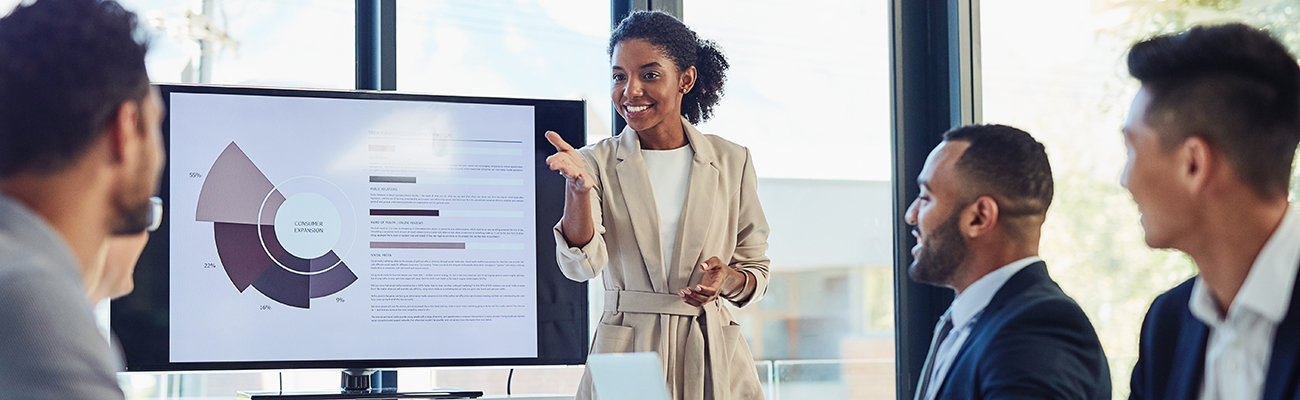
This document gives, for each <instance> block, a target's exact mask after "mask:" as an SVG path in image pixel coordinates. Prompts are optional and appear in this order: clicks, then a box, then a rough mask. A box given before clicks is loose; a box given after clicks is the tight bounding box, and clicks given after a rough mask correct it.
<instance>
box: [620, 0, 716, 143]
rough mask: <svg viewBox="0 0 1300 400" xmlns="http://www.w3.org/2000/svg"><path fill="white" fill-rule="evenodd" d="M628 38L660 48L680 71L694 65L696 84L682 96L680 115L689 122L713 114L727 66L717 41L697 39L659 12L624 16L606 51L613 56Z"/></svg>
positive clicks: (640, 12)
mask: <svg viewBox="0 0 1300 400" xmlns="http://www.w3.org/2000/svg"><path fill="white" fill-rule="evenodd" d="M631 39H641V40H645V41H647V42H650V44H651V45H654V46H655V47H657V48H659V49H661V50H663V52H664V54H665V55H666V56H668V58H669V59H671V60H673V63H674V64H676V65H677V69H678V70H679V71H685V70H687V69H688V68H690V67H695V71H696V78H695V86H693V87H691V91H690V92H687V93H686V95H685V96H683V97H682V116H685V117H686V120H687V121H690V123H692V124H698V123H700V122H703V121H707V120H708V119H709V118H710V117H712V116H713V107H714V106H715V105H717V104H718V100H719V99H721V98H722V84H723V83H725V82H726V81H727V68H728V67H730V65H729V64H728V63H727V57H726V56H724V55H723V54H722V49H720V48H718V44H717V43H714V42H713V41H712V40H704V39H700V38H699V36H697V35H696V34H695V31H692V30H691V28H687V27H686V24H683V23H682V21H679V20H677V18H674V17H673V16H671V15H668V14H665V13H662V12H659V11H637V12H634V13H632V14H631V15H628V16H627V18H624V19H623V21H622V22H619V23H618V28H615V29H614V33H612V34H610V36H609V47H608V48H607V49H606V50H605V52H606V53H607V54H608V55H610V56H611V57H612V56H613V55H614V46H615V45H617V44H619V43H620V42H623V41H625V40H631Z"/></svg>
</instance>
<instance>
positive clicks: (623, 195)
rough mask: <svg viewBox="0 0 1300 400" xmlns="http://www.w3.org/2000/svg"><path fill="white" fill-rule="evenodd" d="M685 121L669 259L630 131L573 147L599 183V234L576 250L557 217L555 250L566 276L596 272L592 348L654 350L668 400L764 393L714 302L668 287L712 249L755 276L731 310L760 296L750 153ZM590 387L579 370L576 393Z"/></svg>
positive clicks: (760, 239)
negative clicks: (696, 300)
mask: <svg viewBox="0 0 1300 400" xmlns="http://www.w3.org/2000/svg"><path fill="white" fill-rule="evenodd" d="M682 125H683V126H684V127H685V130H686V139H687V141H688V142H689V144H690V146H691V147H692V150H694V151H695V158H694V161H693V163H692V164H691V172H690V184H689V188H688V189H687V192H686V202H685V204H684V205H683V208H682V216H681V218H682V219H681V222H680V223H679V224H678V230H677V240H676V241H677V243H676V246H677V247H676V248H674V250H675V251H674V252H673V253H672V254H674V255H675V257H676V258H677V259H676V260H667V262H665V260H663V259H662V258H663V252H661V251H660V247H659V246H660V243H659V242H660V235H659V215H658V209H657V208H656V207H655V198H654V194H653V193H652V192H651V188H650V175H649V173H653V171H650V172H647V171H646V166H645V160H644V159H643V158H642V157H641V145H640V141H639V140H638V138H637V134H636V132H635V131H633V130H631V129H630V128H628V129H624V130H623V132H622V133H620V134H619V135H617V136H614V137H612V138H609V139H605V140H602V141H600V142H598V143H595V144H591V145H588V146H586V147H583V148H582V149H579V150H578V153H579V154H581V155H582V157H583V162H584V163H585V164H586V168H587V173H588V174H589V175H590V176H592V177H594V178H595V180H596V186H595V188H594V189H593V190H592V191H591V196H592V218H593V219H594V220H595V225H596V226H595V228H596V235H595V237H594V238H593V239H592V240H591V242H589V243H587V244H586V245H585V246H583V247H581V248H577V247H571V246H570V245H569V244H568V242H567V241H566V240H565V239H564V235H563V233H562V232H561V228H560V225H558V224H557V225H556V226H555V242H556V245H557V250H558V251H557V256H556V258H557V259H558V261H559V264H560V269H561V270H563V271H564V275H565V276H567V277H569V279H573V280H576V281H585V280H588V279H592V278H595V277H596V276H598V275H601V272H604V277H603V279H604V283H605V288H607V291H606V293H605V310H604V312H603V313H602V314H601V316H600V324H599V326H598V327H597V328H596V337H595V340H594V343H592V346H591V352H592V353H622V352H640V351H656V352H658V353H659V355H660V358H661V359H662V360H663V362H664V372H665V375H666V376H667V377H668V386H669V390H670V392H671V393H672V396H673V399H675V400H724V399H761V398H763V392H762V388H761V387H760V386H759V381H758V374H757V373H756V371H755V367H754V356H753V354H752V353H750V350H749V346H748V345H747V344H746V343H745V340H744V338H743V337H741V335H740V326H739V325H738V324H736V322H735V321H734V319H733V318H732V317H731V313H730V312H728V311H727V307H726V306H724V305H723V304H722V302H723V300H721V298H719V300H716V301H713V302H711V303H709V304H706V305H704V306H703V307H692V306H690V305H688V304H686V303H685V302H683V301H682V300H681V298H680V297H678V295H677V291H678V290H681V289H683V288H685V287H688V286H691V285H695V284H698V283H699V282H700V279H701V278H702V277H703V275H704V273H703V272H704V271H703V270H701V269H700V268H699V267H698V265H699V263H701V262H703V261H705V260H707V259H709V258H710V257H715V256H716V257H718V258H719V259H721V260H722V261H723V262H725V263H727V264H729V265H731V267H732V268H736V269H739V270H744V271H747V272H749V273H750V274H752V275H753V276H754V278H755V279H756V281H757V289H756V290H755V291H754V294H753V296H752V297H750V298H749V299H748V300H746V301H744V302H742V303H733V304H734V305H735V306H737V307H744V306H746V305H748V304H749V303H753V302H754V301H757V300H759V299H761V298H762V297H763V295H764V294H765V293H766V292H767V281H768V264H769V260H768V258H767V255H766V254H765V253H766V251H767V235H768V227H767V219H766V218H765V217H764V216H763V207H762V206H761V205H760V204H759V202H758V178H757V175H755V173H754V164H753V161H752V160H751V159H750V156H749V150H748V149H746V148H744V147H741V146H740V145H737V144H735V143H732V142H729V141H727V140H725V139H722V138H720V137H717V136H712V135H704V134H701V133H700V132H699V131H698V130H696V129H695V127H694V126H691V124H690V123H688V122H687V121H686V120H685V119H684V118H683V119H682ZM670 245H671V244H670ZM665 268H666V269H667V270H668V274H667V276H668V279H667V280H665V279H664V276H665V274H664V270H665ZM592 392H593V389H592V386H591V376H590V373H589V372H588V373H587V374H585V375H584V376H583V379H582V384H581V386H579V389H578V396H577V398H578V399H591V398H594V396H593V395H592Z"/></svg>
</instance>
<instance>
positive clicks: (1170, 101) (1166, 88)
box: [1128, 24, 1300, 196]
mask: <svg viewBox="0 0 1300 400" xmlns="http://www.w3.org/2000/svg"><path fill="white" fill-rule="evenodd" d="M1128 70H1129V74H1131V75H1133V77H1134V78H1137V79H1138V80H1139V81H1142V87H1143V88H1144V90H1146V91H1147V92H1148V93H1149V94H1150V100H1151V102H1150V104H1149V105H1148V106H1147V113H1146V115H1147V117H1146V121H1144V122H1146V123H1148V124H1149V125H1151V126H1153V127H1157V128H1162V129H1159V130H1158V132H1159V135H1160V140H1161V144H1162V146H1163V147H1164V148H1165V149H1166V150H1170V149H1173V148H1174V147H1175V146H1177V145H1178V144H1180V143H1182V142H1183V141H1184V140H1186V139H1187V138H1188V137H1190V136H1197V137H1201V138H1203V139H1205V140H1206V141H1207V142H1210V143H1211V144H1212V145H1214V146H1216V147H1218V148H1220V149H1222V151H1223V154H1224V156H1225V157H1227V159H1228V162H1229V163H1231V164H1232V165H1233V167H1235V169H1236V170H1237V175H1238V176H1239V177H1240V178H1241V179H1242V181H1243V182H1245V183H1246V184H1247V185H1249V186H1250V187H1252V188H1253V189H1254V190H1256V191H1257V192H1258V193H1259V194H1262V195H1265V196H1276V195H1281V196H1285V195H1286V193H1287V188H1288V186H1290V181H1291V161H1292V160H1293V159H1294V158H1295V151H1296V145H1297V143H1300V66H1297V65H1296V61H1295V58H1294V57H1292V56H1291V54H1290V53H1289V52H1287V50H1286V47H1285V46H1283V45H1282V44H1281V43H1279V42H1278V41H1277V40H1276V39H1274V38H1273V37H1272V36H1270V35H1269V34H1268V33H1267V32H1264V31H1262V30H1259V29H1255V28H1252V27H1250V26H1247V25H1243V24H1228V25H1219V26H1198V27H1194V28H1192V29H1189V30H1187V31H1186V32H1183V33H1179V34H1175V35H1163V36H1157V37H1154V38H1151V39H1148V40H1145V41H1143V42H1141V43H1138V44H1135V45H1133V49H1132V50H1130V51H1129V54H1128Z"/></svg>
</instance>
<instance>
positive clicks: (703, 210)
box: [669, 118, 731, 289]
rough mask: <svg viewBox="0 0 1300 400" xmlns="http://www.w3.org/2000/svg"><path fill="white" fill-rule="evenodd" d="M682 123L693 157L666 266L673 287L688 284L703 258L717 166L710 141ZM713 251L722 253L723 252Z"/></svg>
mask: <svg viewBox="0 0 1300 400" xmlns="http://www.w3.org/2000/svg"><path fill="white" fill-rule="evenodd" d="M682 127H683V128H684V130H685V131H686V140H687V141H688V142H689V144H690V146H691V150H692V151H694V152H695V158H694V159H693V160H692V161H691V178H690V185H689V188H688V189H687V190H686V202H685V203H684V204H682V217H681V221H680V222H678V224H677V234H676V237H677V246H676V248H674V249H673V250H674V252H673V255H674V256H675V258H677V260H676V262H674V263H673V264H672V266H671V269H669V272H673V274H672V276H673V281H672V283H671V288H672V289H677V288H683V287H686V286H688V285H690V284H691V275H693V274H694V273H695V270H696V269H698V268H696V267H695V264H696V262H697V260H702V259H703V258H705V257H704V254H703V252H704V241H705V239H707V237H706V236H708V233H709V227H710V226H711V225H713V224H712V223H711V222H712V220H713V203H714V200H715V197H716V196H717V190H718V167H717V166H716V165H714V163H713V162H714V160H715V159H717V153H714V151H713V145H712V144H710V143H709V142H708V141H706V140H705V139H704V135H703V134H701V133H700V131H698V130H696V129H695V127H694V126H691V124H690V123H689V122H687V121H686V118H682ZM714 255H716V256H718V257H723V255H722V254H714ZM714 255H710V257H712V256H714ZM730 262H731V260H730V259H722V263H723V264H728V263H730Z"/></svg>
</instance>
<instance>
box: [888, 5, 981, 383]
mask: <svg viewBox="0 0 1300 400" xmlns="http://www.w3.org/2000/svg"><path fill="white" fill-rule="evenodd" d="M890 25H891V26H890V28H891V29H890V34H891V37H890V62H891V65H892V73H891V92H892V93H891V94H892V96H893V101H892V105H891V107H892V108H893V118H892V120H893V137H892V139H891V143H892V145H893V149H894V166H893V180H894V182H893V183H894V193H893V195H894V201H893V208H894V323H895V325H894V334H895V336H894V339H895V360H894V363H895V368H896V371H897V374H896V375H897V383H896V385H897V386H896V389H895V393H897V395H898V399H899V400H909V399H914V398H915V391H916V385H917V382H919V375H920V372H921V367H922V366H923V365H924V364H925V357H926V354H927V353H928V352H929V347H930V340H931V337H932V336H933V332H934V324H935V323H936V322H937V321H938V320H939V317H940V316H941V315H943V313H944V312H945V311H946V310H947V308H948V305H949V304H951V303H952V299H953V291H952V290H949V289H946V288H940V287H936V286H930V285H926V284H921V283H917V282H915V281H912V280H911V279H910V278H908V276H907V268H908V266H909V265H910V264H911V262H912V254H911V248H912V246H913V245H915V244H916V238H915V237H913V236H912V235H911V227H910V226H908V224H907V222H906V216H905V214H906V212H907V208H908V206H909V205H910V204H911V201H912V199H914V198H916V196H917V194H918V193H920V187H919V186H918V185H917V183H916V177H917V176H918V175H919V174H920V173H921V167H922V165H924V164H925V158H926V157H927V156H928V155H929V153H930V150H931V149H933V148H934V147H935V146H937V145H938V144H939V142H941V141H942V140H943V133H944V132H947V131H948V130H949V129H952V128H953V127H956V126H960V125H966V124H972V123H978V122H979V121H980V120H982V119H983V117H982V115H981V114H982V112H983V109H982V105H981V104H980V97H981V89H982V88H981V85H980V75H981V69H980V55H979V53H980V52H979V50H980V49H979V39H980V37H979V0H934V1H929V0H927V1H917V0H891V1H890Z"/></svg>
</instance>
